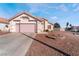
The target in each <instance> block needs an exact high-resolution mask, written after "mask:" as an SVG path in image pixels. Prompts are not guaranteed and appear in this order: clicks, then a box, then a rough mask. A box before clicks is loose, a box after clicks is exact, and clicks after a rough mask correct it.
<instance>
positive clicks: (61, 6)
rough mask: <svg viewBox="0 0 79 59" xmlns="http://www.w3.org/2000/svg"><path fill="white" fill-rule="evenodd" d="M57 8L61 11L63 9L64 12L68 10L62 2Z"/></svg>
mask: <svg viewBox="0 0 79 59" xmlns="http://www.w3.org/2000/svg"><path fill="white" fill-rule="evenodd" d="M58 9H59V10H61V11H64V12H67V11H68V8H67V7H66V6H65V5H64V4H61V5H60V6H59V7H58Z"/></svg>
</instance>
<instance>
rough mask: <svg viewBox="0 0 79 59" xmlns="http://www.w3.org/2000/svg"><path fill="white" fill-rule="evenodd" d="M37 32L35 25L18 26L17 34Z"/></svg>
mask: <svg viewBox="0 0 79 59" xmlns="http://www.w3.org/2000/svg"><path fill="white" fill-rule="evenodd" d="M19 31H20V32H35V24H32V23H30V24H20V25H19V24H16V32H19Z"/></svg>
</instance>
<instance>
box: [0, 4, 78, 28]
mask: <svg viewBox="0 0 79 59" xmlns="http://www.w3.org/2000/svg"><path fill="white" fill-rule="evenodd" d="M22 11H26V12H29V13H31V14H32V15H34V16H38V17H44V18H46V19H48V20H49V22H51V23H55V22H58V23H59V24H60V25H61V26H62V27H65V25H66V22H69V23H71V24H72V25H78V26H79V4H76V3H72V4H71V3H22V4H21V3H2V4H0V17H3V18H7V19H9V18H11V17H13V16H14V15H16V14H17V13H20V12H22Z"/></svg>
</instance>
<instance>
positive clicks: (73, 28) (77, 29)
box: [71, 26, 79, 31]
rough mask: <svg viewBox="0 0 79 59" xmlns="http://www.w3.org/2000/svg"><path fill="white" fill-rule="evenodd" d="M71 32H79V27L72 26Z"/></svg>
mask: <svg viewBox="0 0 79 59" xmlns="http://www.w3.org/2000/svg"><path fill="white" fill-rule="evenodd" d="M71 31H79V26H72V29H71Z"/></svg>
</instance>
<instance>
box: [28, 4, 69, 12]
mask: <svg viewBox="0 0 79 59" xmlns="http://www.w3.org/2000/svg"><path fill="white" fill-rule="evenodd" d="M27 6H29V8H30V9H29V12H31V13H37V12H43V13H45V12H48V11H49V10H55V9H56V10H61V11H64V12H67V11H68V8H67V7H66V6H65V5H64V4H60V5H58V6H53V5H50V4H41V3H37V4H27Z"/></svg>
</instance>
